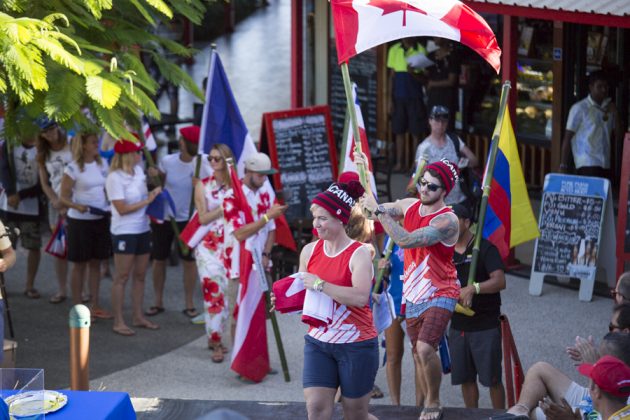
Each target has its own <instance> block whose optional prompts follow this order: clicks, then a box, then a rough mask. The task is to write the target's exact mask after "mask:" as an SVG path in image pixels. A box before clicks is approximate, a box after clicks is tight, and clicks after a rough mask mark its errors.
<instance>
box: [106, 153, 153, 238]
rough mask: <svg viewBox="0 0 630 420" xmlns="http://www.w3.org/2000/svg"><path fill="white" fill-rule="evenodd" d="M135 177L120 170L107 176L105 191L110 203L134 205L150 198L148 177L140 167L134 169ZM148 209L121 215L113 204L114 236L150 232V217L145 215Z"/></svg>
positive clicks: (112, 228) (144, 207)
mask: <svg viewBox="0 0 630 420" xmlns="http://www.w3.org/2000/svg"><path fill="white" fill-rule="evenodd" d="M133 172H134V173H133V175H129V174H128V173H126V172H125V171H123V170H121V169H119V170H117V171H114V172H111V173H110V174H109V175H107V180H106V181H105V191H107V197H108V198H109V201H114V200H123V201H124V203H125V204H134V203H137V202H139V201H142V200H145V199H146V198H147V197H148V196H149V191H148V189H147V182H146V179H147V178H146V175H145V174H144V171H143V170H142V168H140V167H139V166H137V165H136V166H135V167H134V168H133ZM146 209H147V207H146V206H143V207H141V208H139V209H138V210H136V211H134V212H132V213H127V214H125V215H121V214H120V213H118V211H117V210H116V206H115V205H113V204H112V222H111V226H110V232H111V233H112V235H125V234H127V235H128V234H137V233H144V232H148V231H149V217H148V216H147V215H146V214H145V212H146Z"/></svg>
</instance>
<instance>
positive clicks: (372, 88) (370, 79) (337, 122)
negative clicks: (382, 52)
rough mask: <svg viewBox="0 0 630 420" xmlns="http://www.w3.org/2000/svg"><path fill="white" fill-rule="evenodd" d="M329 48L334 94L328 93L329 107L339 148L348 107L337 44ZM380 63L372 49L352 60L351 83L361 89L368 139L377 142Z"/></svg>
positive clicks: (360, 101) (374, 50)
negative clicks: (378, 63) (378, 73)
mask: <svg viewBox="0 0 630 420" xmlns="http://www.w3.org/2000/svg"><path fill="white" fill-rule="evenodd" d="M329 45H330V48H329V53H330V56H329V60H328V62H329V64H330V71H329V75H330V79H329V80H330V83H329V88H330V91H329V93H328V103H329V104H330V112H331V115H332V126H333V132H334V135H335V140H336V144H338V145H339V144H341V141H342V136H343V127H344V121H345V118H346V110H347V109H348V103H347V101H346V93H345V90H344V86H343V78H342V77H341V69H340V67H339V64H338V62H337V50H336V48H335V43H334V41H333V42H331V43H330V44H329ZM376 63H377V61H376V48H372V49H370V50H367V51H364V52H362V53H361V54H358V55H356V56H354V57H352V60H350V63H349V65H348V73H350V80H351V81H352V82H354V83H356V85H357V95H358V97H359V103H360V104H361V113H362V114H363V120H364V122H365V129H366V132H367V136H368V139H375V138H376V121H377V114H376V100H377V94H378V83H377V64H376Z"/></svg>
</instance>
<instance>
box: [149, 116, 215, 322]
mask: <svg viewBox="0 0 630 420" xmlns="http://www.w3.org/2000/svg"><path fill="white" fill-rule="evenodd" d="M179 132H180V138H179V152H178V153H172V154H170V155H167V156H165V157H164V158H163V159H162V160H161V161H160V163H159V165H158V169H157V170H156V169H155V168H151V169H149V175H151V176H158V175H159V176H160V177H161V178H162V180H163V182H164V189H165V190H167V191H168V192H169V194H170V195H171V197H172V198H173V201H174V202H175V210H176V214H174V215H173V214H172V211H171V209H170V207H169V206H168V205H166V220H164V221H162V223H155V222H152V223H151V232H152V242H153V247H152V250H151V256H152V258H153V288H154V291H155V303H154V305H153V306H151V307H150V308H149V309H148V310H147V311H146V315H148V316H153V315H157V314H159V313H162V312H164V303H163V294H164V282H165V279H166V260H167V259H168V257H169V255H170V252H171V246H172V244H173V240H177V238H175V232H174V231H173V227H172V225H171V223H170V221H169V219H170V218H171V217H174V218H175V221H176V222H177V226H178V227H179V231H180V232H181V231H182V230H183V229H184V227H185V226H186V223H188V219H189V216H190V214H189V212H190V202H191V201H190V200H191V197H192V193H193V188H194V184H195V183H196V182H197V181H198V178H195V177H194V171H195V165H196V159H194V157H195V156H197V149H198V146H199V133H200V127H199V126H197V125H192V126H188V127H184V128H182V129H180V130H179ZM201 162H202V164H201V170H200V173H199V177H200V178H201V179H203V178H206V177H208V176H209V175H210V173H211V171H212V170H211V169H210V165H209V163H208V159H201ZM177 249H178V250H179V255H180V257H181V261H182V267H183V278H184V298H185V304H186V306H185V308H184V309H183V310H182V313H183V314H184V315H186V316H187V317H189V318H194V317H196V316H197V315H199V313H198V312H197V310H196V309H195V306H194V304H193V292H194V290H195V287H196V285H197V267H196V265H195V257H194V255H193V252H192V250H188V254H187V255H184V253H182V252H181V247H180V246H178V247H177Z"/></svg>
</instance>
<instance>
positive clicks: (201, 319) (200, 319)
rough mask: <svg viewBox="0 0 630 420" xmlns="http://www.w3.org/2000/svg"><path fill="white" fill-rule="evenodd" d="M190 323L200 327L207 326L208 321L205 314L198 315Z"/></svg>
mask: <svg viewBox="0 0 630 420" xmlns="http://www.w3.org/2000/svg"><path fill="white" fill-rule="evenodd" d="M190 322H191V323H193V324H197V325H200V324H205V323H206V319H205V317H204V315H203V314H199V315H197V316H196V317H194V318H190Z"/></svg>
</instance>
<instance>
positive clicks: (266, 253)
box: [261, 252, 271, 258]
mask: <svg viewBox="0 0 630 420" xmlns="http://www.w3.org/2000/svg"><path fill="white" fill-rule="evenodd" d="M270 254H271V253H270V252H263V253H262V254H261V255H262V256H263V257H267V258H269V257H271V255H270Z"/></svg>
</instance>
